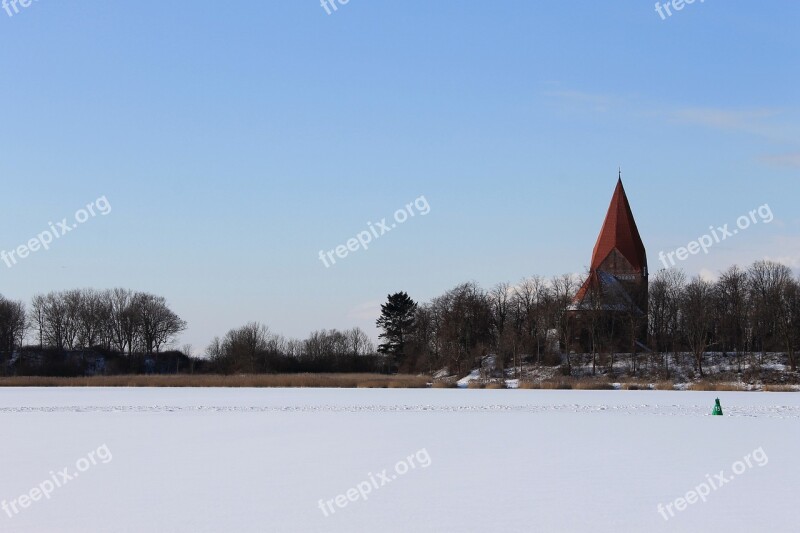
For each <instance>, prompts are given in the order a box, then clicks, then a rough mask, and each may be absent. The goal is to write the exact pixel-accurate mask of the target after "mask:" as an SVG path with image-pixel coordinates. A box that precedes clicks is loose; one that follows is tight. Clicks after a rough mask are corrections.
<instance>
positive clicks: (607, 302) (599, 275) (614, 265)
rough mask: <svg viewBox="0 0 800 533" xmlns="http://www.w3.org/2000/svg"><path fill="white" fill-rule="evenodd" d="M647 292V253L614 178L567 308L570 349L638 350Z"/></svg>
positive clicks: (644, 331) (644, 323)
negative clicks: (584, 274) (580, 282)
mask: <svg viewBox="0 0 800 533" xmlns="http://www.w3.org/2000/svg"><path fill="white" fill-rule="evenodd" d="M647 290H648V270H647V252H646V251H645V247H644V243H643V242H642V238H641V236H640V235H639V230H638V228H637V227H636V220H635V219H634V217H633V211H632V210H631V206H630V203H629V202H628V196H627V195H626V194H625V188H624V187H623V185H622V175H621V173H620V177H619V180H618V181H617V187H616V189H615V190H614V196H613V197H612V198H611V205H610V206H609V208H608V213H607V214H606V219H605V221H604V222H603V227H602V229H601V230H600V235H599V236H598V237H597V243H596V244H595V246H594V252H593V253H592V262H591V267H590V268H589V273H588V276H587V278H586V281H585V282H584V283H583V285H582V286H581V288H580V289H579V290H578V293H577V295H576V296H575V299H574V301H573V303H572V306H571V307H570V314H571V316H572V317H573V318H574V321H575V326H576V327H575V328H574V331H575V339H574V340H575V341H576V343H577V344H579V345H580V346H581V347H582V348H583V349H586V350H592V351H597V350H604V351H610V350H613V351H628V350H629V349H630V350H636V345H638V346H641V347H643V343H645V342H646V340H647V302H648V298H647ZM598 344H599V346H598Z"/></svg>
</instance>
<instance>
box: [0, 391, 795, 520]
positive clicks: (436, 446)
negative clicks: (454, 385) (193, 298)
mask: <svg viewBox="0 0 800 533" xmlns="http://www.w3.org/2000/svg"><path fill="white" fill-rule="evenodd" d="M717 396H718V397H719V398H720V399H721V402H722V407H723V410H724V412H725V416H723V417H712V416H710V413H711V409H712V407H713V405H714V399H715V398H716V397H717ZM0 423H1V424H2V426H0V427H2V434H0V435H1V438H2V440H1V441H0V442H1V444H0V446H2V448H0V449H1V450H2V454H0V471H2V475H1V476H0V500H5V501H6V502H8V501H12V500H15V499H18V498H19V496H20V495H22V494H29V493H30V491H31V489H33V488H35V487H37V486H39V485H40V484H41V483H42V482H43V481H45V480H47V479H49V478H50V477H51V474H50V472H51V471H52V472H59V471H61V470H62V469H63V468H65V467H69V469H70V471H75V465H76V461H78V460H79V459H81V458H82V457H86V456H87V454H88V453H89V452H91V451H93V450H97V449H98V447H100V446H102V445H106V446H107V448H108V450H109V451H110V452H111V454H112V456H113V459H112V460H111V461H110V462H108V463H107V464H102V463H99V464H97V465H94V466H92V467H90V468H89V469H88V470H86V471H85V472H82V473H81V474H80V477H79V478H75V479H74V480H72V481H70V482H69V483H68V484H66V485H64V486H62V487H60V488H57V489H55V490H54V491H53V492H52V494H51V496H50V499H40V500H39V501H36V502H33V503H31V504H30V506H29V507H27V508H25V509H21V510H20V513H19V514H16V515H14V516H13V518H9V517H8V515H7V514H6V513H5V512H3V511H0V531H2V532H6V531H7V532H25V533H32V532H48V533H50V532H59V533H61V532H64V533H73V532H74V533H78V532H81V533H87V532H89V533H92V532H98V533H100V532H103V533H106V532H136V533H141V532H170V533H172V532H187V533H189V532H192V533H206V532H209V533H210V532H293V533H294V532H300V533H305V532H347V533H354V532H356V533H357V532H372V531H381V532H408V531H413V532H415V533H423V532H431V533H433V532H436V533H439V532H530V531H544V532H584V531H585V532H590V531H591V532H643V531H647V532H660V531H680V532H694V531H698V532H751V531H770V532H784V531H785V532H790V531H791V532H796V531H798V525H797V519H796V518H795V513H794V512H793V511H792V509H794V508H795V505H796V502H795V499H796V495H795V492H796V490H797V473H798V472H799V471H800V454H798V453H797V443H798V442H800V394H797V393H756V392H718V393H716V392H677V391H675V392H672V391H670V392H667V391H574V390H564V391H562V390H464V389H356V390H352V389H147V388H133V389H126V388H122V389H120V388H111V389H99V388H64V389H58V388H41V389H39V388H3V389H0ZM756 449H762V450H763V452H764V454H765V455H766V456H767V457H768V463H766V464H765V465H764V466H758V465H756V464H754V465H753V467H752V468H748V469H747V470H746V471H745V472H743V473H742V474H741V475H737V476H732V475H731V474H730V472H731V470H732V465H733V464H734V463H736V462H737V461H741V460H743V458H744V457H745V456H746V455H748V454H751V453H752V452H753V451H754V450H756ZM420 450H425V453H426V454H427V457H429V458H430V463H429V466H428V467H427V468H424V467H422V466H417V467H416V468H412V469H410V470H409V471H408V472H407V473H406V474H404V475H398V476H396V478H395V479H392V481H391V483H389V484H386V485H385V486H380V487H379V488H377V489H374V490H373V491H372V492H371V493H370V494H369V495H368V499H367V500H366V501H365V500H363V499H361V498H359V499H357V500H356V501H349V500H348V502H347V504H346V506H344V507H343V508H340V507H336V506H335V504H334V508H335V510H336V512H335V513H332V514H331V513H328V516H325V514H324V513H323V511H322V510H320V508H319V500H323V501H329V500H334V499H335V498H336V497H337V496H338V495H344V494H346V493H347V492H348V490H349V489H355V488H356V487H357V486H358V485H359V483H362V482H367V481H369V480H370V474H375V473H379V472H382V471H383V470H384V469H387V471H388V472H389V473H393V472H396V470H395V465H396V464H397V463H398V462H400V461H405V460H406V458H407V457H409V456H411V455H413V454H415V453H417V452H419V451H420ZM418 457H419V456H418ZM417 463H419V460H418V461H417ZM720 471H725V472H726V476H727V477H729V478H731V477H732V480H731V481H730V482H729V483H727V484H725V485H724V486H722V487H720V488H719V489H718V490H714V491H712V492H711V494H710V495H709V496H708V497H707V501H706V502H702V501H698V502H697V503H694V504H692V505H688V507H687V508H686V509H685V510H683V511H677V512H676V513H675V516H674V517H671V518H670V519H669V520H668V521H666V520H664V518H663V517H662V515H661V514H659V512H658V510H657V506H658V504H659V503H661V504H663V505H666V504H670V503H672V502H673V501H674V500H675V499H677V498H679V497H683V496H685V495H686V493H687V492H688V491H691V490H693V489H694V488H695V487H697V486H698V485H699V484H701V483H703V482H705V481H706V479H707V478H706V476H707V475H710V476H711V477H712V478H713V476H714V475H715V474H718V473H719V472H720ZM373 478H374V476H373ZM351 495H352V493H351Z"/></svg>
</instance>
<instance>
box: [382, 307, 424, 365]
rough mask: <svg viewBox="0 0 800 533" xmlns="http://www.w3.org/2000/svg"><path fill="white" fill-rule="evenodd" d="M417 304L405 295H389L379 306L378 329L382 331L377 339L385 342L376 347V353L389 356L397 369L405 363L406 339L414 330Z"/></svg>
mask: <svg viewBox="0 0 800 533" xmlns="http://www.w3.org/2000/svg"><path fill="white" fill-rule="evenodd" d="M416 310H417V303H416V302H415V301H414V300H412V299H411V298H410V297H409V296H408V294H407V293H405V292H398V293H395V294H390V295H389V299H388V301H387V302H386V303H385V304H383V305H381V316H380V318H379V319H378V320H377V324H378V327H379V328H381V329H383V333H381V334H380V335H379V338H381V339H384V340H385V342H383V343H382V344H380V345H379V346H378V352H380V353H382V354H385V355H389V356H391V357H392V358H393V359H394V361H395V364H396V365H397V367H398V368H399V367H400V366H401V365H402V364H403V362H404V361H405V357H406V353H405V344H406V338H407V336H408V334H409V333H410V332H411V330H412V329H413V328H414V314H415V313H416Z"/></svg>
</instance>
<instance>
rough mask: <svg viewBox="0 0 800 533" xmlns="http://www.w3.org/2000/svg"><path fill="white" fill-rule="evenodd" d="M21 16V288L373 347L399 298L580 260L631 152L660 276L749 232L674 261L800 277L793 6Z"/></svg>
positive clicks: (129, 6) (274, 7)
mask: <svg viewBox="0 0 800 533" xmlns="http://www.w3.org/2000/svg"><path fill="white" fill-rule="evenodd" d="M8 1H9V2H10V0H8ZM332 1H334V2H335V1H336V0H332ZM26 3H27V2H26ZM6 5H8V12H7V11H6V10H5V9H0V48H1V49H2V50H3V52H2V53H1V54H0V76H2V81H3V83H0V102H2V104H0V105H1V107H0V178H2V184H3V186H2V210H0V217H2V231H0V250H2V251H4V252H6V256H5V257H6V258H7V259H3V261H2V262H0V276H2V278H0V293H2V294H3V295H4V296H6V297H7V298H13V299H20V300H23V301H26V302H28V301H30V298H31V297H32V296H33V295H34V294H37V293H45V292H48V291H51V290H65V289H71V288H78V287H94V288H98V289H102V288H111V287H126V288H130V289H134V290H142V291H149V292H153V293H156V294H159V295H162V296H164V297H165V298H166V299H167V300H168V302H169V304H170V306H171V307H172V309H173V310H175V312H177V313H178V314H179V315H180V316H181V317H182V318H184V319H185V320H186V321H187V322H188V324H189V327H188V329H187V331H186V332H185V333H184V334H183V335H182V336H181V338H180V340H179V341H178V343H177V344H178V345H179V346H180V345H183V344H186V343H190V344H192V345H193V348H194V351H195V353H202V351H203V350H204V349H205V347H206V345H207V344H208V342H209V341H210V340H211V339H212V338H213V337H214V336H216V335H220V336H222V335H224V334H225V332H226V331H227V330H229V329H230V328H234V327H238V326H240V325H242V324H244V323H247V322H250V321H259V322H263V323H264V324H267V325H268V326H269V327H270V329H271V330H272V331H274V332H277V333H282V334H284V335H287V336H290V337H305V336H306V335H307V334H308V333H309V332H311V331H313V330H318V329H323V328H325V329H330V328H350V327H353V326H359V327H362V328H363V329H365V331H367V332H368V333H369V334H370V335H371V336H372V337H373V339H376V338H377V331H376V329H375V326H374V322H375V319H376V318H377V316H378V313H379V307H380V304H381V303H382V302H383V301H385V299H386V296H387V294H389V293H392V292H396V291H401V290H402V291H406V292H408V293H409V294H410V295H411V296H412V298H414V299H416V300H418V301H427V300H429V299H431V298H433V297H435V296H438V295H440V294H442V293H443V292H445V291H447V290H449V289H451V288H453V287H454V286H456V285H457V284H459V283H462V282H465V281H475V282H477V283H479V284H480V285H481V286H483V287H485V288H490V287H491V286H492V285H494V284H496V283H498V282H503V281H507V282H511V283H514V282H516V281H518V280H520V279H521V278H523V277H526V276H531V275H534V274H539V275H542V276H546V277H549V276H553V275H558V274H562V273H575V272H583V271H584V270H585V269H586V268H587V267H588V264H589V261H590V259H591V252H592V247H593V245H594V241H595V239H596V238H597V235H598V232H599V230H600V226H601V224H602V221H603V217H604V216H605V213H606V210H607V208H608V203H609V201H610V199H611V195H612V193H613V191H614V187H615V185H616V181H617V176H618V172H619V169H620V168H621V171H622V179H623V182H624V184H625V188H626V190H627V193H628V197H629V200H630V202H631V205H632V207H633V211H634V215H635V216H636V219H637V223H638V226H639V230H640V233H641V235H642V238H643V240H644V243H645V246H646V247H647V250H648V258H649V264H650V270H651V271H652V272H655V271H656V270H658V269H659V268H663V263H662V261H660V260H659V252H663V253H665V254H666V253H669V252H671V251H672V252H674V251H675V250H677V249H678V248H680V247H686V246H687V245H688V244H689V243H690V242H692V241H697V240H698V239H701V238H702V237H703V236H704V235H707V234H708V235H709V236H710V235H711V234H712V230H711V228H712V227H713V228H721V227H724V225H726V224H728V225H729V228H728V229H729V231H731V230H733V229H736V230H737V232H736V233H735V234H734V233H733V232H732V231H731V235H730V236H729V237H727V238H726V239H724V240H722V239H720V242H716V241H714V242H713V244H712V246H710V247H707V251H708V253H703V251H700V252H699V253H696V254H695V255H691V254H689V256H688V257H687V258H686V259H685V260H683V261H677V260H676V263H677V266H679V267H681V268H683V269H685V270H686V272H687V273H688V274H690V275H697V274H699V275H703V276H707V277H714V276H716V275H718V274H719V272H720V271H721V270H724V269H726V268H727V267H728V266H730V265H732V264H734V263H736V264H740V265H749V264H750V263H752V262H753V261H755V260H758V259H763V258H770V259H774V260H780V261H783V262H785V263H787V264H789V265H791V266H792V267H793V268H795V269H797V268H798V267H800V214H798V210H797V205H798V194H797V193H798V191H799V190H800V120H799V119H800V105H798V104H800V102H798V98H799V97H798V90H797V88H798V85H800V83H799V82H800V70H799V69H798V68H797V57H798V56H800V33H798V32H797V23H798V20H800V5H799V4H797V3H794V2H777V1H770V2H753V1H744V0H725V1H724V2H723V1H722V0H707V1H705V2H701V1H696V2H694V3H692V4H684V5H683V8H682V9H680V10H675V9H674V8H672V7H671V8H670V10H669V12H670V13H671V15H666V13H665V12H664V8H663V5H662V14H663V16H662V15H659V13H658V11H657V10H656V9H654V3H653V2H652V1H636V2H597V1H596V0H592V1H589V0H575V1H559V2H555V1H553V2H538V1H537V2H531V1H530V0H524V1H523V0H498V1H495V2H463V1H458V2H457V1H451V0H437V1H436V2H431V1H429V0H403V1H399V0H394V1H379V0H371V1H366V0H350V1H349V2H347V3H346V4H339V3H336V4H335V7H336V9H335V10H334V9H332V6H331V5H330V4H328V6H327V10H326V8H324V7H323V6H321V5H320V2H319V0H272V1H269V2H261V1H258V2H257V1H232V2H225V3H223V2H210V1H205V0H193V1H192V2H187V1H183V2H163V1H158V2H157V1H152V0H140V1H137V2H122V1H109V2H102V3H101V2H78V1H74V0H57V1H56V0H36V1H34V2H32V3H30V5H29V6H28V7H24V6H22V5H20V4H19V3H18V2H17V3H15V4H6ZM15 9H16V11H15ZM328 11H330V14H328ZM9 12H10V13H11V16H9V15H8V13H9ZM415 201H416V204H415ZM87 205H91V206H92V207H93V209H92V211H94V215H92V214H91V212H90V210H89V209H87V208H86V206H87ZM407 206H408V207H407ZM764 206H766V207H764ZM759 208H761V211H760V212H759V211H758V209H759ZM81 210H83V211H81ZM398 210H405V214H406V215H407V217H406V218H407V220H405V221H403V222H402V223H400V222H399V219H402V218H403V216H401V215H397V216H398V217H399V218H397V219H396V218H395V215H396V212H397V211H398ZM754 210H755V211H756V212H755V213H754V214H753V215H752V216H751V215H750V213H751V212H753V211H754ZM104 213H105V214H104ZM411 214H413V215H414V216H411ZM762 214H764V215H766V214H769V215H770V216H763V217H762V216H761V215H762ZM76 216H77V217H78V219H77V220H76ZM742 216H744V217H747V218H749V219H750V222H749V223H748V224H749V227H747V228H746V229H744V228H742V229H741V230H738V227H737V220H739V217H742ZM65 217H66V222H64V218H65ZM383 219H386V221H383ZM767 220H769V222H767ZM79 221H80V222H79ZM753 221H757V222H758V223H754V222H753ZM59 222H62V225H59ZM51 224H52V229H51ZM392 224H394V225H395V227H391V226H392ZM742 225H744V223H743V222H742ZM64 226H67V227H69V232H65V233H63V234H61V232H64V229H63V227H64ZM387 228H388V229H389V231H386V229H387ZM45 231H50V232H51V234H56V232H57V234H58V235H59V236H58V238H53V239H52V240H53V242H52V243H47V249H44V248H43V247H42V246H41V243H42V241H44V240H47V237H46V236H42V237H39V236H40V235H41V234H42V233H43V232H45ZM715 231H716V229H715ZM717 233H718V234H719V233H722V232H721V231H719V232H717ZM359 235H360V236H361V239H362V241H364V242H365V243H366V249H365V248H364V247H362V246H361V243H360V242H358V241H357V240H356V241H353V240H351V239H356V238H357V237H358V236H359ZM368 236H369V239H370V240H371V242H366V241H367V238H368ZM31 239H34V240H38V241H39V246H38V247H37V244H36V243H34V244H33V245H32V246H30V247H29V249H28V250H27V253H26V250H23V252H22V253H19V251H18V248H19V247H20V246H28V243H29V241H30V240H31ZM348 241H349V245H350V247H351V248H350V249H348ZM337 247H339V248H338V252H339V254H340V255H337ZM33 248H38V249H36V250H33ZM695 250H696V247H695ZM11 251H14V252H15V253H16V254H17V255H14V256H12V257H10V258H9V255H8V253H9V252H11ZM320 252H322V254H320ZM345 254H346V255H345ZM23 255H24V257H21V256H23ZM342 256H344V257H342ZM673 257H677V256H674V255H673ZM332 260H335V264H334V263H333V262H332ZM326 263H327V265H328V266H326Z"/></svg>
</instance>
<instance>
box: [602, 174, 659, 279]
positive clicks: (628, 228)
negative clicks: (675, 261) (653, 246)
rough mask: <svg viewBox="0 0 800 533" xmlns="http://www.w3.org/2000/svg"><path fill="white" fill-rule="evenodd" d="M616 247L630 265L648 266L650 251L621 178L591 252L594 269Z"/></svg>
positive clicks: (636, 266)
mask: <svg viewBox="0 0 800 533" xmlns="http://www.w3.org/2000/svg"><path fill="white" fill-rule="evenodd" d="M615 248H616V249H617V250H618V251H619V253H620V254H622V255H623V256H624V257H625V259H627V260H628V262H630V264H631V266H632V267H633V268H634V269H636V270H638V271H641V272H644V271H645V269H646V268H647V252H645V249H644V244H643V243H642V238H641V237H640V236H639V230H638V229H637V228H636V221H635V220H634V219H633V212H632V211H631V206H630V204H629V203H628V196H627V195H626V194H625V188H624V187H623V186H622V178H621V177H620V179H619V181H618V182H617V188H616V190H614V197H613V198H612V199H611V205H610V206H609V207H608V214H607V215H606V220H605V222H603V229H601V230H600V236H599V237H597V244H595V245H594V253H593V254H592V266H591V270H592V271H595V270H597V269H599V268H600V265H601V264H602V263H603V261H605V259H606V258H607V257H608V255H609V254H610V253H611V252H612V251H614V249H615Z"/></svg>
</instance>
